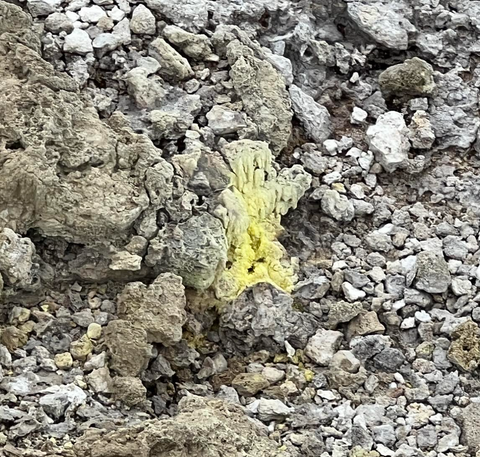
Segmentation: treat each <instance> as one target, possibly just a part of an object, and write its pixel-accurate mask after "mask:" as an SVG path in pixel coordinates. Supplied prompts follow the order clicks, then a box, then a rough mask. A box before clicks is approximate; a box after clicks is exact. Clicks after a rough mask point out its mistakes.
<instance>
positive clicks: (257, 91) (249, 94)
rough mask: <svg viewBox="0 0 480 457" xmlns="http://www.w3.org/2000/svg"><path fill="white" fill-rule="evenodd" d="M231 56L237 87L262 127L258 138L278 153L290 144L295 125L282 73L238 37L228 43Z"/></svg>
mask: <svg viewBox="0 0 480 457" xmlns="http://www.w3.org/2000/svg"><path fill="white" fill-rule="evenodd" d="M227 57H228V61H229V63H230V65H231V70H230V77H231V78H232V82H233V87H234V88H235V90H236V92H237V93H238V95H239V97H240V98H241V99H242V102H243V106H244V110H245V112H246V113H247V114H248V115H249V116H250V117H251V118H252V120H253V122H254V123H255V124H256V125H257V126H258V133H259V135H258V139H259V140H262V141H266V142H267V143H269V144H270V147H271V148H272V151H273V153H274V154H278V153H279V152H280V151H281V150H282V149H283V148H285V147H286V145H287V141H288V139H289V137H290V133H291V128H292V127H291V120H292V111H291V102H290V97H289V96H288V92H287V90H286V88H285V82H284V80H283V78H282V76H281V75H280V74H279V73H278V72H277V70H275V69H274V68H273V67H272V65H271V64H270V63H268V62H266V61H262V60H260V59H257V58H256V57H254V55H253V51H252V50H251V49H250V48H248V47H247V46H245V45H242V44H241V43H240V41H238V40H234V41H232V42H230V43H229V44H228V46H227Z"/></svg>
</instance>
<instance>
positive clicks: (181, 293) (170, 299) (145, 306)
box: [118, 273, 186, 346]
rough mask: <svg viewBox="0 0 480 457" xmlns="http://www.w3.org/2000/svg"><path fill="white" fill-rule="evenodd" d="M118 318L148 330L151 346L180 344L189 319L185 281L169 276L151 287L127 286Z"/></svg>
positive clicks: (157, 279)
mask: <svg viewBox="0 0 480 457" xmlns="http://www.w3.org/2000/svg"><path fill="white" fill-rule="evenodd" d="M118 315H119V317H120V318H121V319H125V320H129V321H131V322H133V323H135V324H136V325H138V326H139V327H140V328H142V329H144V330H145V331H146V332H147V337H148V340H149V341H150V342H155V343H162V344H163V345H165V346H170V345H172V344H175V343H178V342H179V341H180V340H181V339H182V325H183V323H184V322H185V319H186V315H185V289H184V287H183V284H182V278H180V277H178V276H175V275H173V274H171V273H165V274H162V275H160V276H158V277H157V278H156V279H155V281H153V283H152V284H150V285H149V286H148V287H146V286H145V284H143V283H141V282H132V283H130V284H127V285H126V286H125V289H123V292H122V293H121V294H120V296H119V299H118Z"/></svg>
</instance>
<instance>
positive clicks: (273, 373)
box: [262, 367, 285, 384]
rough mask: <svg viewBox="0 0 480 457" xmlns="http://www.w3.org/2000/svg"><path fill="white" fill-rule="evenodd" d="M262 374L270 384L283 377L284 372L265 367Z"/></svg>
mask: <svg viewBox="0 0 480 457" xmlns="http://www.w3.org/2000/svg"><path fill="white" fill-rule="evenodd" d="M262 374H263V376H265V378H266V379H267V381H268V382H269V383H270V384H275V383H277V382H278V381H281V380H282V379H283V378H285V372H284V371H282V370H278V369H277V368H274V367H265V368H264V369H263V370H262Z"/></svg>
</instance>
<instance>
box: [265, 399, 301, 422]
mask: <svg viewBox="0 0 480 457" xmlns="http://www.w3.org/2000/svg"><path fill="white" fill-rule="evenodd" d="M292 413H293V408H290V407H288V406H287V405H285V403H283V402H282V401H281V400H269V399H266V398H261V399H260V402H259V404H258V418H259V419H260V420H261V421H263V422H270V421H272V420H275V421H278V420H282V419H285V418H286V417H288V416H289V415H290V414H292Z"/></svg>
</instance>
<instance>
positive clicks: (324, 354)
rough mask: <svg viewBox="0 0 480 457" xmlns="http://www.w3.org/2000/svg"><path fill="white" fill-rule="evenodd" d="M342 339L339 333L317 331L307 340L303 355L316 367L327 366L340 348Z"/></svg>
mask: <svg viewBox="0 0 480 457" xmlns="http://www.w3.org/2000/svg"><path fill="white" fill-rule="evenodd" d="M342 338H343V334H342V333H341V332H337V331H335V330H324V329H319V330H317V333H316V334H315V335H314V336H312V337H311V338H310V339H309V341H308V344H307V346H306V347H305V354H306V355H307V356H308V357H309V358H310V359H312V360H313V361H314V362H315V363H316V364H317V365H320V366H327V365H328V364H329V363H330V361H331V360H332V358H333V355H334V354H335V352H336V351H337V349H338V347H339V346H340V342H341V341H342Z"/></svg>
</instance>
